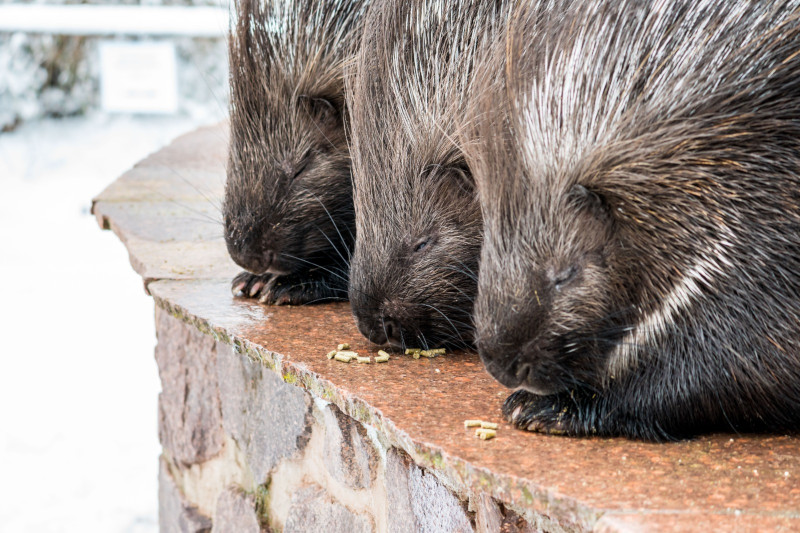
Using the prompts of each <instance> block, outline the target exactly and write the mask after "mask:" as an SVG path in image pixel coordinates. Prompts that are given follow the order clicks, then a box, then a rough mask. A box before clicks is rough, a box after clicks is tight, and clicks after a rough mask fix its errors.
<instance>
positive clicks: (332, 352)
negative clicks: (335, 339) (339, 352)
mask: <svg viewBox="0 0 800 533" xmlns="http://www.w3.org/2000/svg"><path fill="white" fill-rule="evenodd" d="M335 355H336V350H331V351H330V352H328V359H333V357H334V356H335Z"/></svg>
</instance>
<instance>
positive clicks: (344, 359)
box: [333, 352, 352, 363]
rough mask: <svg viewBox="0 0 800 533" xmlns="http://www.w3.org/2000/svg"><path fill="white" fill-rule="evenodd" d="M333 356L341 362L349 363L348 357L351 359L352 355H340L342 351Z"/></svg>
mask: <svg viewBox="0 0 800 533" xmlns="http://www.w3.org/2000/svg"><path fill="white" fill-rule="evenodd" d="M333 358H334V359H336V360H337V361H341V362H342V363H349V362H350V359H352V357H350V356H349V355H342V352H338V353H337V354H336V355H334V356H333Z"/></svg>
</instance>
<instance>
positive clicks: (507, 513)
mask: <svg viewBox="0 0 800 533" xmlns="http://www.w3.org/2000/svg"><path fill="white" fill-rule="evenodd" d="M472 502H473V505H474V507H475V529H476V531H477V532H478V533H495V532H498V531H499V532H501V533H534V532H535V531H536V530H535V529H534V528H533V527H531V526H530V524H528V522H526V521H525V519H524V518H523V517H521V516H520V515H518V514H517V513H515V512H514V511H512V510H511V509H508V508H506V507H505V506H504V505H503V504H502V503H500V502H498V501H496V500H495V499H493V498H492V497H491V496H489V495H487V494H478V495H477V496H475V497H474V498H473V499H472Z"/></svg>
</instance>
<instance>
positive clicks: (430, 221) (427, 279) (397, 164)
mask: <svg viewBox="0 0 800 533" xmlns="http://www.w3.org/2000/svg"><path fill="white" fill-rule="evenodd" d="M503 6H504V2H495V1H481V0H457V1H454V2H444V1H438V2H437V1H420V0H415V1H407V0H389V1H385V2H382V3H381V4H380V5H376V6H375V8H374V9H372V10H371V11H370V14H369V15H368V18H367V22H365V30H364V38H363V42H362V46H361V50H360V52H359V55H358V60H357V64H356V68H355V75H354V76H353V78H352V79H350V78H348V79H349V82H350V83H351V85H352V87H351V90H350V91H348V104H349V107H350V110H351V116H352V143H351V151H352V154H353V182H354V196H355V204H356V228H357V232H356V233H357V240H356V245H355V251H354V254H353V262H352V265H351V272H350V301H351V305H352V308H353V314H354V316H355V318H356V322H357V323H358V327H359V329H360V330H361V332H362V333H363V334H364V335H365V336H366V337H368V338H369V339H370V340H372V341H373V342H376V343H378V344H383V343H386V342H389V343H390V344H393V345H398V346H439V345H445V344H446V345H456V346H457V345H467V344H469V343H471V340H472V324H471V318H470V314H471V310H472V302H473V299H474V295H475V290H476V289H475V287H476V273H477V259H478V254H479V250H480V243H481V218H480V209H479V206H478V202H477V199H476V198H475V194H474V184H473V181H472V177H471V175H470V172H469V169H468V168H467V166H466V164H465V163H464V158H463V155H462V153H461V151H460V149H459V148H458V147H457V146H456V143H455V140H454V137H455V134H456V130H455V128H456V124H457V123H458V120H457V119H458V118H460V116H461V115H462V114H463V113H464V112H465V105H466V96H467V94H466V93H467V87H468V85H469V80H470V78H471V75H472V72H473V65H474V60H475V57H476V56H477V54H478V53H479V52H480V51H481V50H482V49H483V48H484V47H485V46H486V45H487V44H488V43H489V42H490V41H491V40H492V38H493V37H495V36H496V35H497V34H498V32H499V31H500V30H499V28H500V27H501V25H502V23H503V21H504V20H505V16H504V14H503V9H504V7H503ZM437 11H441V14H440V15H439V14H437ZM417 28H419V30H417Z"/></svg>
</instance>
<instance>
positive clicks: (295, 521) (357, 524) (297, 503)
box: [283, 485, 411, 533]
mask: <svg viewBox="0 0 800 533" xmlns="http://www.w3.org/2000/svg"><path fill="white" fill-rule="evenodd" d="M309 531H320V532H321V531H324V532H325V533H370V532H372V531H374V527H373V525H372V521H371V520H370V518H369V517H367V516H363V515H356V514H354V513H352V512H350V511H349V510H348V509H347V508H346V507H344V506H343V505H340V504H338V503H336V502H334V501H332V500H331V499H330V497H329V496H328V495H326V494H325V491H324V490H322V487H320V486H318V485H309V486H308V487H304V488H302V489H300V490H298V491H297V492H295V493H294V495H293V496H292V504H291V507H290V509H289V516H288V517H287V518H286V523H285V524H284V527H283V533H306V532H309ZM406 531H411V530H410V529H407V530H406Z"/></svg>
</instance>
